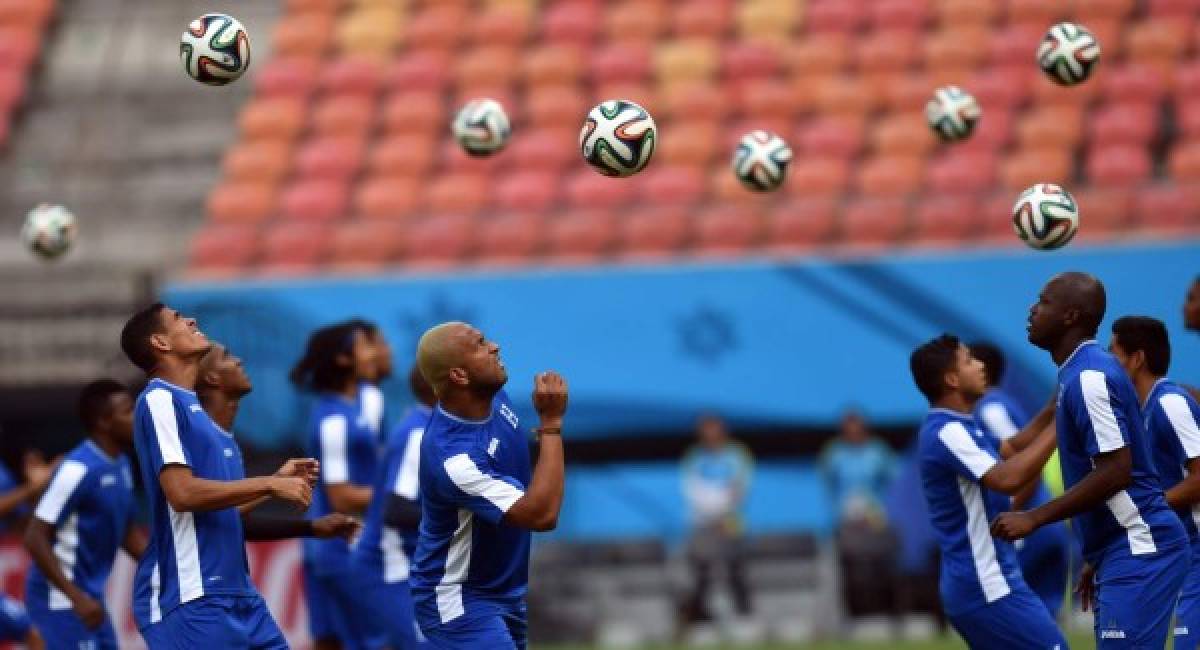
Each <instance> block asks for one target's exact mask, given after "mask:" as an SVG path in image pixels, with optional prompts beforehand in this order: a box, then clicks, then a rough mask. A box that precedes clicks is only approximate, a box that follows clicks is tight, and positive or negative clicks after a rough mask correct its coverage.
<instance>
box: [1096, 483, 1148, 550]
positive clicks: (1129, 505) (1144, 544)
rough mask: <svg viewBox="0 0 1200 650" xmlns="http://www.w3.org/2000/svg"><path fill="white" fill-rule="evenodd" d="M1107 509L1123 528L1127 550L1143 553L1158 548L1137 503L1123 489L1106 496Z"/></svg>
mask: <svg viewBox="0 0 1200 650" xmlns="http://www.w3.org/2000/svg"><path fill="white" fill-rule="evenodd" d="M1105 503H1107V504H1108V511H1109V512H1111V513H1112V516H1113V519H1116V520H1117V523H1118V524H1120V525H1121V527H1122V528H1124V529H1125V537H1126V538H1128V539H1129V552H1130V553H1132V554H1134V555H1144V554H1146V553H1153V552H1155V551H1156V550H1158V549H1157V548H1156V547H1155V546H1154V536H1153V535H1151V534H1150V527H1149V526H1147V525H1146V521H1145V520H1144V519H1142V513H1140V512H1138V509H1137V504H1136V503H1134V502H1133V498H1132V497H1130V496H1129V493H1128V492H1126V491H1125V490H1121V491H1120V492H1117V493H1116V494H1114V495H1112V496H1111V497H1109V498H1108V501H1106V502H1105Z"/></svg>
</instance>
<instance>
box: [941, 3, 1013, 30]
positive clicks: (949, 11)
mask: <svg viewBox="0 0 1200 650" xmlns="http://www.w3.org/2000/svg"><path fill="white" fill-rule="evenodd" d="M934 7H935V13H936V14H937V17H938V23H939V24H941V25H942V26H943V27H960V26H972V27H974V26H988V25H990V24H991V23H992V22H994V21H995V19H996V14H997V13H998V12H999V9H1000V3H999V2H997V1H996V0H935V1H934Z"/></svg>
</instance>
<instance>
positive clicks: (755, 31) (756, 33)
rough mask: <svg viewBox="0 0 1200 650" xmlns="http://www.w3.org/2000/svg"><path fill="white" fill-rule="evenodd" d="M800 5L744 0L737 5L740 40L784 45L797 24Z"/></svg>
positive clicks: (768, 0) (762, 0)
mask: <svg viewBox="0 0 1200 650" xmlns="http://www.w3.org/2000/svg"><path fill="white" fill-rule="evenodd" d="M798 7H800V3H796V2H774V1H771V0H746V1H745V2H739V3H737V10H736V17H735V20H736V21H737V31H738V34H739V35H740V36H741V38H742V40H745V41H750V42H755V43H763V42H769V43H786V42H788V41H790V40H791V39H792V32H793V30H794V29H795V27H796V24H797V22H799V17H800V16H799V14H800V9H799V8H798Z"/></svg>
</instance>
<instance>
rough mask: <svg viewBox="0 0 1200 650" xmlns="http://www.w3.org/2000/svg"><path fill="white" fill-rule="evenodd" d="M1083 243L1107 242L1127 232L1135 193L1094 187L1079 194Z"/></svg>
mask: <svg viewBox="0 0 1200 650" xmlns="http://www.w3.org/2000/svg"><path fill="white" fill-rule="evenodd" d="M1072 196H1073V197H1075V201H1076V203H1077V204H1078V205H1079V214H1080V215H1081V218H1080V222H1079V234H1078V235H1076V236H1077V237H1079V238H1080V239H1103V238H1106V237H1108V236H1109V235H1111V234H1112V233H1113V232H1115V231H1118V230H1121V229H1123V228H1124V227H1125V226H1126V225H1127V224H1128V223H1129V216H1130V214H1131V213H1132V212H1133V209H1134V205H1133V197H1134V195H1133V193H1132V192H1131V191H1129V190H1127V189H1123V188H1111V187H1092V188H1083V189H1079V190H1076V191H1075V192H1074V194H1072Z"/></svg>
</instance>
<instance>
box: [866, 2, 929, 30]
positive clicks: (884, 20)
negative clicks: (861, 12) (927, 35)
mask: <svg viewBox="0 0 1200 650" xmlns="http://www.w3.org/2000/svg"><path fill="white" fill-rule="evenodd" d="M868 4H869V10H870V12H871V23H872V25H873V27H874V29H875V31H876V32H878V31H879V30H881V29H896V30H904V31H910V32H919V31H922V30H924V29H925V25H926V23H927V22H928V21H929V17H930V16H929V3H928V2H926V0H876V1H875V2H871V3H868Z"/></svg>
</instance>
